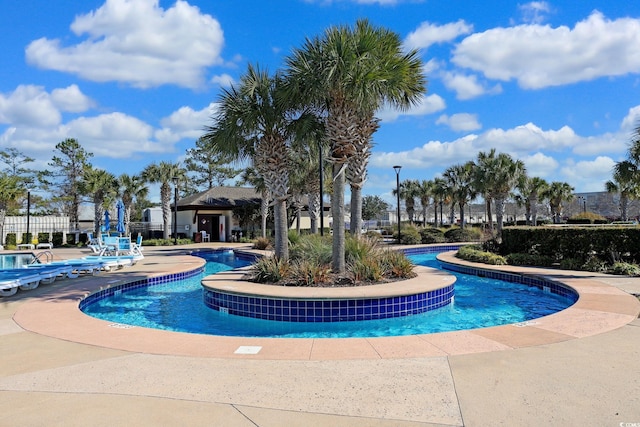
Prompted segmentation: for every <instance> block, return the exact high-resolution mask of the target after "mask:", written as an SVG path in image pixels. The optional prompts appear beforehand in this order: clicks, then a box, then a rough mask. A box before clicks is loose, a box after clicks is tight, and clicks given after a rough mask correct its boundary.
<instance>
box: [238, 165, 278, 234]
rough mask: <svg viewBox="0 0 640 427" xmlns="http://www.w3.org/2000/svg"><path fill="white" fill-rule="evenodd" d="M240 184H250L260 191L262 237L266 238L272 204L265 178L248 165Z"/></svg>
mask: <svg viewBox="0 0 640 427" xmlns="http://www.w3.org/2000/svg"><path fill="white" fill-rule="evenodd" d="M238 184H239V185H244V184H249V185H251V186H252V187H253V188H255V189H256V191H258V192H260V217H261V219H262V225H261V227H262V238H263V239H266V237H267V218H268V217H269V206H270V204H271V194H270V193H269V190H268V189H267V186H266V185H265V184H264V179H262V177H261V176H260V175H258V172H257V171H256V170H255V169H254V168H252V167H248V168H246V169H245V170H244V172H242V174H241V175H240V180H239V181H238Z"/></svg>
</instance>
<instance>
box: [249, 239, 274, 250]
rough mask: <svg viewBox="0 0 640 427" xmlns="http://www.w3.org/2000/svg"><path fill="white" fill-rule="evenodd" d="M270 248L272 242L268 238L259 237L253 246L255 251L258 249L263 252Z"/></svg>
mask: <svg viewBox="0 0 640 427" xmlns="http://www.w3.org/2000/svg"><path fill="white" fill-rule="evenodd" d="M270 246H271V241H270V240H269V239H267V238H266V237H258V238H257V239H256V241H255V242H254V244H253V248H254V249H258V250H261V251H264V250H265V249H268V248H269V247H270Z"/></svg>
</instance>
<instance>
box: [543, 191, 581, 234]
mask: <svg viewBox="0 0 640 427" xmlns="http://www.w3.org/2000/svg"><path fill="white" fill-rule="evenodd" d="M573 191H574V188H573V187H572V186H571V185H569V184H567V183H566V182H559V181H554V182H552V183H551V184H550V185H549V187H547V189H546V191H545V192H544V198H545V199H547V200H548V201H549V210H550V211H551V216H552V217H553V223H554V224H560V223H561V222H562V210H563V208H564V206H563V205H562V203H563V202H568V201H571V200H573Z"/></svg>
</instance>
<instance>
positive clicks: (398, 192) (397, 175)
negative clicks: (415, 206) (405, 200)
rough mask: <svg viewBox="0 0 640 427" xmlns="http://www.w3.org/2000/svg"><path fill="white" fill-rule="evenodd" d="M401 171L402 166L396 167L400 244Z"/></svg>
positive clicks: (394, 168)
mask: <svg viewBox="0 0 640 427" xmlns="http://www.w3.org/2000/svg"><path fill="white" fill-rule="evenodd" d="M400 169H402V166H394V167H393V170H395V171H396V195H397V196H398V212H397V213H398V244H400Z"/></svg>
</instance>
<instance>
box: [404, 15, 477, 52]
mask: <svg viewBox="0 0 640 427" xmlns="http://www.w3.org/2000/svg"><path fill="white" fill-rule="evenodd" d="M472 31H473V25H471V24H467V23H466V22H465V21H464V20H462V19H461V20H459V21H457V22H452V23H449V24H445V25H437V24H432V23H431V22H423V23H422V24H420V26H419V27H418V28H417V29H416V30H415V31H413V32H412V33H409V35H408V36H407V38H406V39H405V40H404V45H405V46H406V47H407V48H409V49H428V48H429V46H431V45H432V44H436V43H446V42H450V41H451V40H454V39H456V38H457V37H459V36H461V35H464V34H469V33H471V32H472Z"/></svg>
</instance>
